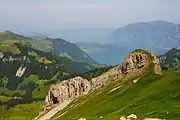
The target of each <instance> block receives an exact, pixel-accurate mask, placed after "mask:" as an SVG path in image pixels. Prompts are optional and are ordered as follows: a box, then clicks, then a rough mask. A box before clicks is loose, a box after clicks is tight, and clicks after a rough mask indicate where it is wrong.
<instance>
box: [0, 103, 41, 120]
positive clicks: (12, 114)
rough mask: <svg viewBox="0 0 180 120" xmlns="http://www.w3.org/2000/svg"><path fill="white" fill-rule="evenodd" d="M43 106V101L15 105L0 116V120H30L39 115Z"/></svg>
mask: <svg viewBox="0 0 180 120" xmlns="http://www.w3.org/2000/svg"><path fill="white" fill-rule="evenodd" d="M43 104H44V102H43V101H39V102H33V103H30V104H19V105H16V106H15V107H13V108H10V109H9V110H8V111H6V112H5V113H4V114H2V115H1V117H0V120H32V119H34V118H35V117H36V116H37V115H38V114H39V111H40V109H41V108H42V106H43Z"/></svg>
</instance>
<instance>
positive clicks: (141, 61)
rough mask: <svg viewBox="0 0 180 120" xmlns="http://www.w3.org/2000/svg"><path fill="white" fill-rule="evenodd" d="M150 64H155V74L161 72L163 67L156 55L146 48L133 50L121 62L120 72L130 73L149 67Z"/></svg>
mask: <svg viewBox="0 0 180 120" xmlns="http://www.w3.org/2000/svg"><path fill="white" fill-rule="evenodd" d="M150 66H154V72H155V74H161V67H160V64H159V60H158V59H157V58H156V56H155V55H154V54H153V53H151V52H148V51H146V50H138V51H133V52H132V53H130V54H129V55H128V56H126V57H125V58H124V60H123V61H122V63H121V64H120V67H119V70H120V71H119V72H120V73H122V74H128V73H132V72H136V71H137V70H141V69H143V68H147V69H148V67H150Z"/></svg>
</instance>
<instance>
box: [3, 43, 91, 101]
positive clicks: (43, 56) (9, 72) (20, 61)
mask: <svg viewBox="0 0 180 120" xmlns="http://www.w3.org/2000/svg"><path fill="white" fill-rule="evenodd" d="M93 68H94V66H93V65H90V64H88V63H81V62H75V61H72V60H70V59H68V58H65V57H58V56H55V55H52V53H50V52H42V51H39V50H37V49H34V48H33V46H32V45H30V44H28V43H26V42H24V41H19V40H1V41H0V71H1V72H0V87H1V88H2V89H1V94H3V95H7V96H12V95H11V94H9V92H11V91H12V90H14V91H15V92H17V93H14V94H17V95H18V94H21V93H22V94H23V96H24V95H25V96H26V95H34V96H36V95H37V93H33V92H34V91H33V90H36V88H37V87H41V88H39V92H41V93H42V94H44V95H45V94H46V91H47V90H46V91H45V90H43V89H44V88H46V89H48V86H49V85H50V84H52V83H54V82H55V81H57V80H62V79H66V78H67V77H68V76H70V75H72V74H80V73H84V72H87V71H89V70H91V69H93ZM42 85H44V86H42ZM40 89H42V91H41V90H40ZM9 90H10V91H9ZM12 92H13V91H12ZM19 92H20V93H19ZM24 92H25V93H24ZM36 92H38V91H37V90H36ZM22 94H21V95H22ZM13 96H14V95H13ZM36 97H40V98H43V97H45V96H43V95H42V96H40V95H39V96H36Z"/></svg>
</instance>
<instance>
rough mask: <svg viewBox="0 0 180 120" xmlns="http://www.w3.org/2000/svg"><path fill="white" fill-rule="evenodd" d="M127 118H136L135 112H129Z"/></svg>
mask: <svg viewBox="0 0 180 120" xmlns="http://www.w3.org/2000/svg"><path fill="white" fill-rule="evenodd" d="M127 118H128V119H137V116H136V115H135V114H131V115H129V116H127Z"/></svg>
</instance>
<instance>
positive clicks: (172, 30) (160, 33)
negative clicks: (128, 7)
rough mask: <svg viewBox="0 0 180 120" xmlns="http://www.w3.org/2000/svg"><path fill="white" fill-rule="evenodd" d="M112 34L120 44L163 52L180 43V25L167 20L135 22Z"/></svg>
mask: <svg viewBox="0 0 180 120" xmlns="http://www.w3.org/2000/svg"><path fill="white" fill-rule="evenodd" d="M112 36H113V37H114V40H115V43H117V44H119V45H122V46H128V47H129V48H131V49H134V48H144V49H148V50H151V51H153V52H155V53H157V54H163V53H164V52H166V51H167V50H169V49H170V48H174V47H178V46H179V45H180V42H179V41H180V25H178V24H173V23H169V22H166V21H155V22H147V23H134V24H130V25H127V26H124V27H122V28H118V29H117V30H115V31H114V32H113V34H112Z"/></svg>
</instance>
